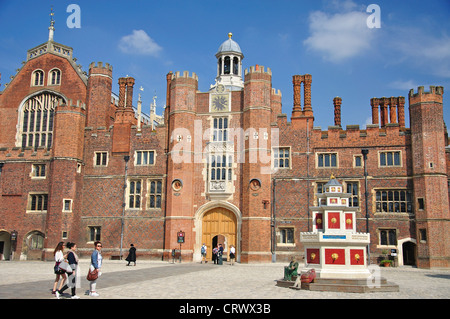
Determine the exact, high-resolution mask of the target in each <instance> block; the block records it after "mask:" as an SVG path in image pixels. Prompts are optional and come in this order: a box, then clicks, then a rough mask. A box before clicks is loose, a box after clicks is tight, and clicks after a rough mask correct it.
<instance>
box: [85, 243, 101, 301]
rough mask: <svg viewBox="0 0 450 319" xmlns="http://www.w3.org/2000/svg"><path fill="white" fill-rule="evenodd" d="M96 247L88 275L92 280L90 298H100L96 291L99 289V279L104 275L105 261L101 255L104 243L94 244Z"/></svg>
mask: <svg viewBox="0 0 450 319" xmlns="http://www.w3.org/2000/svg"><path fill="white" fill-rule="evenodd" d="M94 247H95V248H94V252H93V253H92V255H91V266H90V267H89V273H88V280H90V289H89V296H91V297H98V293H97V292H96V291H95V289H96V287H97V279H98V277H99V276H101V274H102V273H101V271H100V269H101V267H102V261H103V257H102V254H101V250H102V243H101V242H99V241H96V242H95V243H94Z"/></svg>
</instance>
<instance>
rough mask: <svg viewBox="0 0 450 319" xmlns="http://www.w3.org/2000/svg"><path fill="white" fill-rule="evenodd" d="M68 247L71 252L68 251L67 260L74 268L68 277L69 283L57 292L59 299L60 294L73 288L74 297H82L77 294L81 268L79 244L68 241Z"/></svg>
mask: <svg viewBox="0 0 450 319" xmlns="http://www.w3.org/2000/svg"><path fill="white" fill-rule="evenodd" d="M66 247H67V248H69V252H68V253H67V262H68V263H69V266H70V268H71V270H72V272H70V273H69V277H68V279H67V284H65V285H64V287H63V288H62V289H60V290H57V291H56V292H55V294H56V297H57V298H58V299H59V297H60V295H61V294H62V293H63V292H64V291H65V290H66V289H67V288H71V291H72V299H80V297H78V296H77V294H76V288H80V287H81V285H80V275H79V272H80V268H79V266H78V256H77V254H76V250H77V244H75V243H71V242H68V243H67V244H66Z"/></svg>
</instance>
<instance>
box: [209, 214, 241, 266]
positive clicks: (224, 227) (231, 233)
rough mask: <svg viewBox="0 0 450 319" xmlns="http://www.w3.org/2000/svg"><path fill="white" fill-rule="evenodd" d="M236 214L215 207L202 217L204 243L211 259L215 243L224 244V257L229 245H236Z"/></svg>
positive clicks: (226, 254)
mask: <svg viewBox="0 0 450 319" xmlns="http://www.w3.org/2000/svg"><path fill="white" fill-rule="evenodd" d="M236 228H237V227H236V216H235V215H234V214H233V212H231V211H229V210H228V209H225V208H220V207H219V208H213V209H211V210H210V211H208V212H206V213H205V214H204V215H203V218H202V243H205V244H206V246H207V247H208V250H207V255H206V258H207V260H211V258H212V249H213V248H214V247H213V245H218V244H222V246H223V248H224V257H225V258H226V256H228V252H229V250H230V249H229V247H230V246H231V245H234V246H236Z"/></svg>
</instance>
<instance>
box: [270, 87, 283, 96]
mask: <svg viewBox="0 0 450 319" xmlns="http://www.w3.org/2000/svg"><path fill="white" fill-rule="evenodd" d="M272 95H278V96H280V97H281V90H279V89H275V88H272Z"/></svg>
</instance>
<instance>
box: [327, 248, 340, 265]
mask: <svg viewBox="0 0 450 319" xmlns="http://www.w3.org/2000/svg"><path fill="white" fill-rule="evenodd" d="M325 264H327V265H345V249H332V248H330V249H325Z"/></svg>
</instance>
